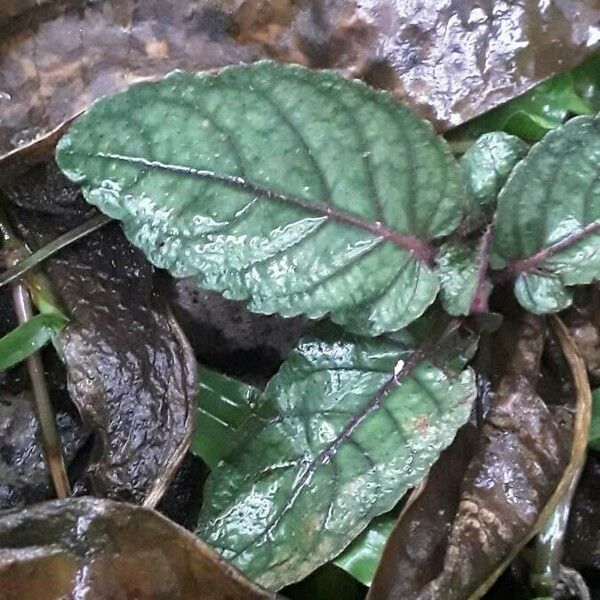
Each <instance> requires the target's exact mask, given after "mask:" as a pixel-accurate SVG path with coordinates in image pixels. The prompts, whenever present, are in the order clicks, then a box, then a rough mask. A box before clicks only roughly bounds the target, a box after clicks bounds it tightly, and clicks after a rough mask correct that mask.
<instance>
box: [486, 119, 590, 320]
mask: <svg viewBox="0 0 600 600" xmlns="http://www.w3.org/2000/svg"><path fill="white" fill-rule="evenodd" d="M599 127H600V117H577V118H574V119H572V120H570V121H569V122H568V123H567V124H566V125H563V126H562V127H560V128H558V129H555V130H554V131H551V132H550V133H549V134H548V135H547V136H546V137H545V138H544V139H543V140H542V141H541V142H538V143H537V144H536V145H535V146H534V147H533V148H532V149H531V151H530V152H529V154H528V155H527V157H526V158H525V159H523V160H522V161H521V162H520V163H519V164H518V165H517V166H516V167H515V169H514V170H513V172H512V173H511V175H510V177H509V178H508V181H507V182H506V185H505V186H504V187H503V189H502V191H501V192H500V194H499V196H498V211H497V216H496V228H495V237H494V244H493V247H492V256H491V265H492V267H494V268H496V269H501V268H502V269H504V274H505V276H507V277H509V276H510V277H516V281H515V294H516V296H517V299H518V301H519V302H520V303H521V304H522V305H523V306H524V307H525V308H526V309H527V310H530V311H531V312H534V313H545V312H556V311H558V310H560V309H563V308H566V307H567V306H569V304H570V303H571V301H572V290H571V289H570V286H573V285H577V284H583V283H590V282H591V281H593V280H594V279H596V278H598V277H600V235H599V232H600V201H599V199H600V183H599V182H600V180H599V179H598V175H597V174H598V163H599V162H600V129H599Z"/></svg>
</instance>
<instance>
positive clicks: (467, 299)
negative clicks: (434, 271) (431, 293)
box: [436, 240, 479, 315]
mask: <svg viewBox="0 0 600 600" xmlns="http://www.w3.org/2000/svg"><path fill="white" fill-rule="evenodd" d="M477 257H478V253H477V248H475V247H473V245H472V244H467V243H466V242H462V241H460V240H452V241H449V242H447V243H445V244H444V245H443V246H442V247H441V248H440V252H439V254H438V256H437V258H436V263H437V265H438V273H439V277H440V281H441V284H442V291H441V300H442V306H443V307H444V309H445V310H446V312H448V313H449V314H451V315H468V314H469V313H470V312H471V304H472V303H473V299H474V298H475V293H476V291H477V283H478V274H479V266H478V260H477Z"/></svg>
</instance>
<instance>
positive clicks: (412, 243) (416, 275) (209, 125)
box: [57, 62, 466, 335]
mask: <svg viewBox="0 0 600 600" xmlns="http://www.w3.org/2000/svg"><path fill="white" fill-rule="evenodd" d="M57 161H58V164H59V166H60V167H61V168H62V169H63V171H64V172H65V173H66V174H67V176H68V177H69V178H70V179H72V180H73V181H76V182H79V183H80V184H81V185H82V189H83V193H84V195H85V197H86V199H87V200H88V201H89V202H90V203H92V204H94V205H96V206H98V207H99V208H100V209H101V210H102V211H103V212H105V213H106V214H108V215H110V216H111V217H114V218H117V219H120V220H121V221H122V224H123V227H124V230H125V232H126V234H127V236H128V237H129V239H130V240H131V241H132V242H133V243H134V244H135V245H137V246H138V247H140V248H141V249H142V250H143V251H144V252H145V254H146V255H147V257H148V258H149V259H150V261H151V262H153V263H154V264H155V265H157V266H159V267H162V268H166V269H168V270H169V271H170V272H171V273H172V274H173V275H175V276H176V277H183V276H188V275H195V276H196V277H197V278H198V283H199V285H200V286H201V287H204V288H209V289H214V290H218V291H221V292H223V294H224V295H225V296H226V297H228V298H233V299H246V300H248V306H249V308H250V309H251V310H253V311H255V312H261V313H273V312H279V313H281V314H283V315H284V316H292V315H296V314H300V313H306V314H307V315H309V316H310V317H313V318H317V317H321V316H323V315H324V314H326V313H328V312H330V313H331V318H332V319H333V320H334V321H335V322H337V323H339V324H342V325H344V326H345V327H346V328H350V329H352V330H354V331H361V332H363V333H370V334H373V335H375V334H379V333H381V332H384V331H392V330H397V329H400V328H401V327H403V326H405V325H406V324H408V323H409V322H411V321H412V320H414V319H415V318H417V317H418V316H420V315H421V314H422V313H423V311H424V310H425V309H426V308H427V306H429V305H430V304H431V303H432V302H433V300H434V299H435V297H436V294H437V292H438V289H439V281H438V278H437V276H436V275H435V274H434V272H433V271H432V269H431V268H430V266H431V260H432V257H433V253H434V249H435V248H434V246H432V240H434V239H435V238H437V237H440V236H443V235H447V234H449V233H451V232H452V231H453V230H454V229H455V228H456V227H457V225H458V223H459V222H460V220H461V217H462V213H463V208H464V203H465V199H466V191H465V187H464V182H463V180H462V175H461V172H460V170H459V168H458V166H457V163H456V161H455V160H454V158H453V157H452V155H451V153H450V151H449V150H448V148H447V146H446V144H445V142H444V141H443V140H442V139H441V138H439V137H437V136H436V135H435V134H434V132H433V130H432V128H431V126H430V125H429V124H428V123H426V122H424V121H422V120H421V119H419V118H418V117H416V116H415V115H414V114H413V113H412V112H411V111H409V110H408V109H407V108H406V107H404V106H403V105H401V104H399V103H397V102H396V101H394V100H393V99H392V98H391V97H390V96H389V95H387V94H385V93H383V92H377V91H375V90H372V89H370V88H368V87H367V86H365V85H364V84H361V83H359V82H356V81H348V80H345V79H343V78H341V77H340V76H338V75H336V74H334V73H332V72H326V71H310V70H308V69H304V68H302V67H298V66H293V65H277V64H275V63H269V62H260V63H255V64H253V65H250V66H235V67H228V68H225V69H223V70H221V71H219V72H218V74H216V75H215V74H209V73H200V74H196V75H192V74H185V73H181V72H176V73H173V74H171V75H169V76H168V77H166V78H164V79H163V80H160V81H158V82H145V83H140V84H137V85H134V86H132V87H131V88H130V89H129V90H127V91H125V92H123V93H121V94H118V95H116V96H113V97H111V98H106V99H103V100H100V101H98V102H97V103H95V104H94V105H93V106H92V108H91V109H90V110H89V111H88V112H87V113H86V114H85V115H84V116H83V117H81V118H80V119H79V120H77V121H76V122H75V123H74V124H73V126H72V127H71V129H70V130H69V132H68V134H67V135H66V136H65V137H64V138H63V139H62V140H61V142H60V143H59V145H58V148H57Z"/></svg>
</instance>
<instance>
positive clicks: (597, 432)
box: [589, 388, 600, 452]
mask: <svg viewBox="0 0 600 600" xmlns="http://www.w3.org/2000/svg"><path fill="white" fill-rule="evenodd" d="M589 444H590V448H593V449H594V450H598V451H599V452H600V388H598V389H597V390H595V391H594V393H593V395H592V423H591V425H590V440H589Z"/></svg>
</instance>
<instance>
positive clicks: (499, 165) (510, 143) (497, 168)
mask: <svg viewBox="0 0 600 600" xmlns="http://www.w3.org/2000/svg"><path fill="white" fill-rule="evenodd" d="M528 150H529V147H528V146H527V144H526V143H525V142H523V141H522V140H520V139H519V138H517V137H515V136H513V135H508V134H506V133H503V132H500V131H494V132H492V133H486V134H484V135H482V136H481V137H480V138H479V139H477V140H476V142H475V143H474V144H473V145H472V146H471V147H470V148H469V149H468V150H467V151H466V152H465V153H464V154H463V156H462V157H461V159H460V166H461V167H462V169H463V171H464V172H465V174H466V179H467V187H468V188H469V191H470V192H471V196H472V198H473V203H472V204H471V206H470V207H469V210H468V213H467V215H466V220H467V223H466V224H463V226H462V227H461V229H464V230H468V231H471V230H474V229H478V228H480V227H482V226H484V225H487V224H488V223H490V222H491V221H492V218H493V214H494V211H495V209H496V201H497V198H498V193H499V192H500V189H501V188H502V186H503V185H504V183H505V182H506V179H507V178H508V176H509V174H510V172H511V171H512V170H513V168H514V166H515V165H516V164H517V162H519V161H520V160H521V159H522V158H523V157H524V156H525V155H526V154H527V151H528Z"/></svg>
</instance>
